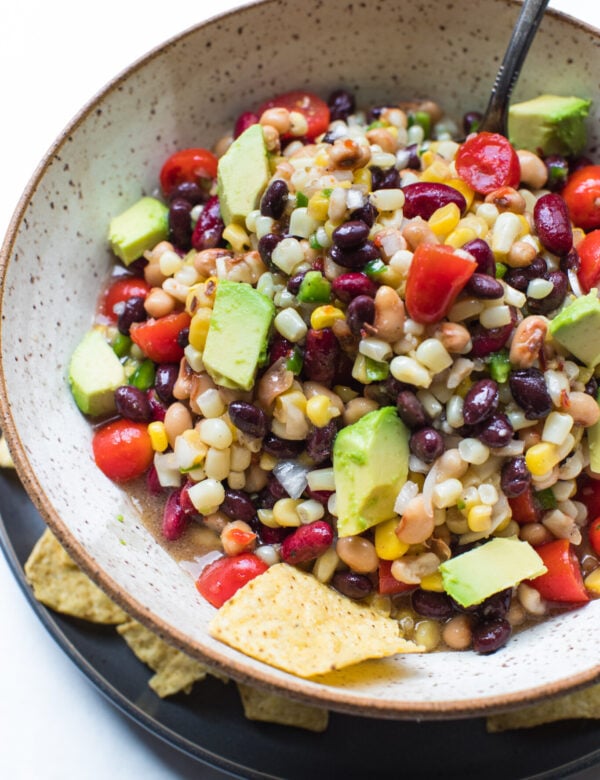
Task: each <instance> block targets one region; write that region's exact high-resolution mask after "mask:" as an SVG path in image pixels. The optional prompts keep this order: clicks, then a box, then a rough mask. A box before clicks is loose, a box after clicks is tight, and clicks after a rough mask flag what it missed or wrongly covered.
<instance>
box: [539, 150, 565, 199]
mask: <svg viewBox="0 0 600 780" xmlns="http://www.w3.org/2000/svg"><path fill="white" fill-rule="evenodd" d="M544 163H545V165H546V170H547V171H548V181H547V182H546V188H547V189H549V190H550V192H559V191H560V190H562V188H563V187H564V186H565V184H566V183H567V177H568V175H569V163H568V162H567V161H566V160H565V158H564V157H562V156H561V155H560V154H551V155H549V156H548V157H546V159H545V160H544Z"/></svg>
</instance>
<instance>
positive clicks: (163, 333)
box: [129, 311, 190, 363]
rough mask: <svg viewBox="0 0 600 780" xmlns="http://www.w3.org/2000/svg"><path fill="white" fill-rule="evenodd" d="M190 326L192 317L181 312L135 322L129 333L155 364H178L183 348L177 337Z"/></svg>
mask: <svg viewBox="0 0 600 780" xmlns="http://www.w3.org/2000/svg"><path fill="white" fill-rule="evenodd" d="M189 324H190V315H189V314H188V313H187V312H185V311H181V312H178V313H176V314H167V315H165V316H164V317H159V318H158V319H153V318H151V319H149V320H146V321H145V322H134V323H133V325H132V326H131V330H130V331H129V335H130V336H131V340H132V341H133V342H134V344H137V345H138V347H139V348H140V349H141V350H142V351H143V352H144V354H145V355H146V356H147V357H149V358H150V360H153V361H154V362H155V363H178V362H179V361H180V360H181V358H182V357H183V347H181V346H180V345H179V344H178V343H177V337H178V336H179V334H180V333H181V331H182V330H183V329H184V328H187V327H188V326H189Z"/></svg>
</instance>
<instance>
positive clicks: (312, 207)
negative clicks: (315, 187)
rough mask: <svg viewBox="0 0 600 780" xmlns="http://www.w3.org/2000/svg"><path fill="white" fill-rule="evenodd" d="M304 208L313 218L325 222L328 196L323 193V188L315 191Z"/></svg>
mask: <svg viewBox="0 0 600 780" xmlns="http://www.w3.org/2000/svg"><path fill="white" fill-rule="evenodd" d="M306 208H307V209H308V213H309V215H310V216H311V217H312V218H313V219H316V220H318V221H319V222H325V221H326V220H327V213H328V211H327V210H328V209H329V198H328V197H327V195H325V193H324V192H323V190H321V191H320V192H315V193H314V195H312V196H311V198H310V200H309V201H308V206H307V207H306Z"/></svg>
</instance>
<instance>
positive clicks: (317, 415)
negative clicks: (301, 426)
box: [306, 395, 340, 428]
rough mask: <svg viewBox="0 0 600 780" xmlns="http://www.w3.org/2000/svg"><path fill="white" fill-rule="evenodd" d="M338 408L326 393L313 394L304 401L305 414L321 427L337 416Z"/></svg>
mask: <svg viewBox="0 0 600 780" xmlns="http://www.w3.org/2000/svg"><path fill="white" fill-rule="evenodd" d="M339 414H340V410H339V409H337V408H336V407H335V406H333V404H332V403H331V400H330V398H328V396H326V395H313V397H312V398H309V399H308V401H307V402H306V416H307V417H308V419H309V420H310V421H311V423H312V424H313V425H316V426H317V428H323V427H325V425H327V424H328V423H329V422H331V420H332V419H333V418H334V417H338V416H339Z"/></svg>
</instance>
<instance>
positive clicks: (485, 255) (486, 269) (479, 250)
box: [462, 238, 496, 277]
mask: <svg viewBox="0 0 600 780" xmlns="http://www.w3.org/2000/svg"><path fill="white" fill-rule="evenodd" d="M462 249H464V250H465V252H468V253H469V254H470V255H473V257H474V258H475V262H476V263H477V273H480V274H486V276H493V277H495V276H496V261H495V259H494V253H493V252H492V248H491V247H490V245H489V244H488V242H487V241H484V240H483V238H474V239H473V240H472V241H467V243H466V244H463V246H462Z"/></svg>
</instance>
